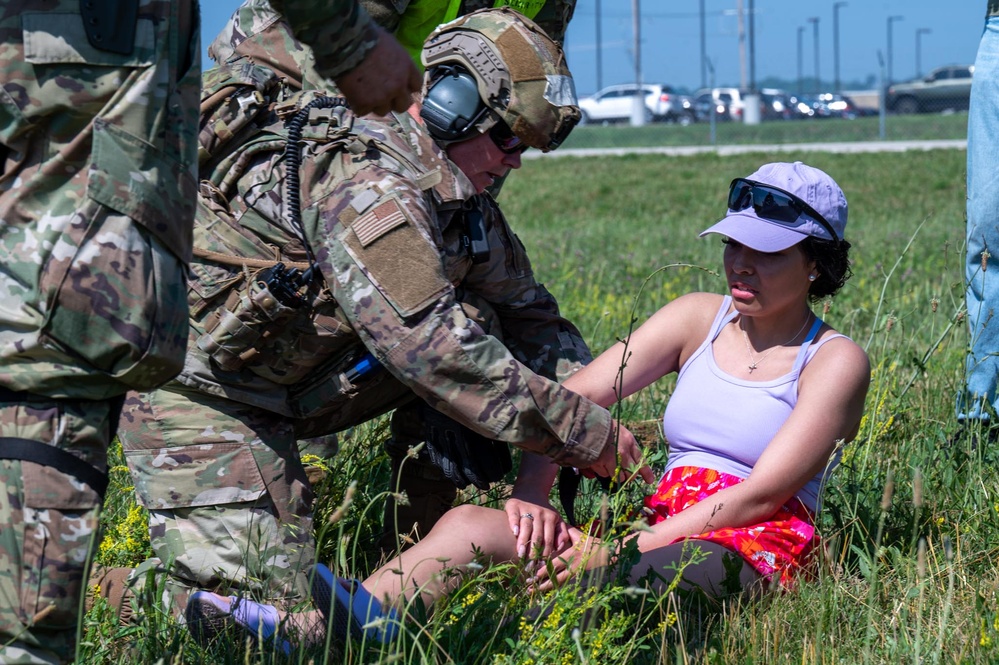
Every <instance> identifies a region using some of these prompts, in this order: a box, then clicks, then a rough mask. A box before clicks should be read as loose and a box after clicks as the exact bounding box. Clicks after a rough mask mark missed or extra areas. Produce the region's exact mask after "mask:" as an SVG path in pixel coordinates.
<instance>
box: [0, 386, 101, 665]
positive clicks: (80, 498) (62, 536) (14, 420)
mask: <svg viewBox="0 0 999 665" xmlns="http://www.w3.org/2000/svg"><path fill="white" fill-rule="evenodd" d="M117 404H118V402H116V401H85V400H54V399H51V398H44V397H38V398H28V401H24V402H13V401H3V402H0V436H2V437H10V438H20V439H27V440H29V441H37V442H40V443H42V444H45V445H50V446H56V447H57V448H59V449H61V450H64V451H67V452H71V453H72V454H74V455H75V456H77V457H80V458H82V459H83V460H84V461H86V462H88V463H89V464H91V465H93V466H94V467H96V468H98V469H100V470H102V471H103V470H104V469H105V468H106V463H107V447H108V442H109V440H110V438H111V432H112V430H113V428H114V423H113V421H114V420H115V419H116V418H117ZM0 483H2V484H3V488H4V490H3V492H2V493H0V524H2V525H3V528H2V529H0V663H60V662H69V661H71V660H72V659H73V656H74V652H75V642H76V630H77V624H78V620H79V614H80V609H81V604H82V597H81V592H82V589H83V584H84V583H85V580H86V575H87V565H88V562H89V558H90V554H91V552H92V551H93V549H94V546H95V545H96V544H97V538H96V532H97V517H98V513H99V511H100V505H101V500H100V496H99V495H98V494H97V492H96V491H94V489H93V488H91V487H90V486H89V485H87V484H85V483H82V482H80V481H79V480H77V479H76V478H75V477H73V476H70V475H67V474H65V473H62V472H60V471H57V470H56V469H53V468H52V467H49V466H42V465H39V464H35V463H33V462H22V461H19V460H0Z"/></svg>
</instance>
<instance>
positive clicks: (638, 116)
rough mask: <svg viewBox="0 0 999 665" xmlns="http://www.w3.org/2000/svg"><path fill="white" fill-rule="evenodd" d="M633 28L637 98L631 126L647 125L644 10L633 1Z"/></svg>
mask: <svg viewBox="0 0 999 665" xmlns="http://www.w3.org/2000/svg"><path fill="white" fill-rule="evenodd" d="M631 27H632V31H633V32H634V36H635V47H634V48H635V86H636V88H635V96H634V98H633V99H632V106H631V124H632V125H634V126H636V127H639V126H641V125H644V124H645V112H646V109H645V90H644V89H643V88H642V10H641V8H640V7H639V0H631Z"/></svg>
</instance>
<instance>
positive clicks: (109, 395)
mask: <svg viewBox="0 0 999 665" xmlns="http://www.w3.org/2000/svg"><path fill="white" fill-rule="evenodd" d="M275 7H276V8H278V9H280V10H283V11H287V12H288V14H289V23H290V24H291V25H294V26H296V28H295V34H296V35H297V36H298V37H299V38H300V39H301V40H303V41H304V42H306V43H312V44H314V45H316V46H317V48H318V49H319V50H317V54H321V57H322V59H323V62H324V63H325V65H326V67H325V69H324V72H323V73H324V75H325V76H327V77H329V78H331V79H333V80H336V81H337V82H338V85H340V86H341V89H342V90H343V91H344V92H345V93H347V92H349V93H350V95H352V97H353V103H354V104H355V105H356V106H358V107H360V108H364V109H369V110H378V109H381V110H384V111H387V110H389V108H397V109H402V108H405V107H406V106H408V103H409V94H410V91H411V90H413V89H416V88H417V87H418V83H419V75H418V72H417V71H416V69H415V67H411V66H410V59H409V57H408V54H406V52H405V51H403V50H402V48H401V47H400V46H399V45H398V44H397V43H396V42H395V41H394V39H392V38H390V37H388V36H387V33H385V32H384V31H383V30H382V29H380V28H378V27H377V26H375V25H374V24H373V23H372V22H371V20H370V18H369V17H368V15H367V13H366V12H364V11H363V10H362V9H361V8H360V7H359V6H358V5H357V2H356V0H336V1H335V2H330V1H329V0H322V1H320V0H312V1H309V2H302V1H292V0H286V1H285V2H281V3H278V4H276V5H275ZM198 30H199V27H198V13H197V3H195V2H191V1H190V0H184V1H181V2H168V1H166V0H88V2H85V3H84V2H79V1H78V0H53V1H51V2H45V3H39V2H32V1H31V0H12V1H10V2H6V3H4V6H3V13H2V16H0V33H2V35H0V41H2V44H3V51H2V55H0V58H2V66H0V160H2V165H3V172H2V173H3V175H2V178H0V183H2V184H0V219H2V223H0V302H2V306H0V481H2V483H3V487H4V492H3V493H2V494H0V527H2V528H0V662H3V663H57V662H66V661H69V660H71V659H72V658H73V654H74V652H75V644H74V642H75V635H76V630H77V624H78V619H79V617H78V608H79V605H80V593H81V587H82V583H83V580H84V579H86V575H85V572H86V566H87V562H88V560H89V555H90V553H91V552H92V550H93V545H94V544H95V543H94V541H95V532H96V526H97V517H98V512H99V510H100V505H101V498H102V495H103V491H104V488H105V486H106V484H107V478H106V473H105V470H106V452H107V447H108V444H109V441H110V440H111V438H112V437H113V436H114V431H115V428H116V427H117V423H118V414H119V411H120V408H121V402H122V395H123V394H124V393H125V391H126V390H128V389H129V388H134V389H150V388H153V387H155V386H158V385H161V384H163V383H164V382H166V381H167V380H169V379H170V378H171V377H172V376H174V375H175V374H176V373H177V372H178V371H179V370H180V368H181V367H182V364H183V359H184V353H185V345H186V341H187V335H186V321H187V304H186V300H185V291H186V288H185V284H186V274H187V267H186V266H187V263H188V261H189V260H190V257H191V242H192V240H191V233H192V219H193V216H194V205H195V199H196V193H197V185H196V175H195V169H196V162H195V155H196V145H197V144H196V140H195V139H196V136H197V129H198V125H197V122H198V92H197V91H198V87H199V83H200V46H199V42H200V40H199V38H198ZM373 80H374V81H377V82H379V85H372V84H371V82H372V81H373Z"/></svg>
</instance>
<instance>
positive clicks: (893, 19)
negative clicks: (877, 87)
mask: <svg viewBox="0 0 999 665" xmlns="http://www.w3.org/2000/svg"><path fill="white" fill-rule="evenodd" d="M904 18H905V17H904V16H889V17H888V76H887V78H888V80H887V81H885V84H886V85H891V82H892V73H891V24H892V23H894V22H895V21H901V20H902V19H904Z"/></svg>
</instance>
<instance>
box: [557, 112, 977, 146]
mask: <svg viewBox="0 0 999 665" xmlns="http://www.w3.org/2000/svg"><path fill="white" fill-rule="evenodd" d="M716 132H717V134H716V143H717V145H720V146H725V145H752V144H761V143H825V142H841V141H877V140H878V139H879V137H880V133H879V120H878V117H877V116H873V117H864V118H855V119H853V120H846V119H842V118H829V119H825V120H801V121H768V122H764V123H761V124H759V125H744V124H742V123H738V122H721V123H717V125H716ZM967 136H968V114H967V113H953V114H949V115H942V114H926V115H911V116H904V115H889V116H888V117H887V118H886V122H885V139H887V140H890V141H903V140H930V139H964V138H967ZM710 143H711V129H710V125H709V124H708V123H706V122H703V123H698V124H694V125H689V126H687V127H681V126H679V125H672V124H665V123H656V124H650V125H646V126H644V127H629V126H627V125H611V126H607V127H603V126H599V125H592V126H584V127H577V128H576V129H574V130H573V132H572V134H570V135H569V138H568V139H566V141H565V144H564V145H565V147H566V148H625V147H627V148H634V147H642V148H644V147H661V146H668V147H676V146H692V145H710Z"/></svg>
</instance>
